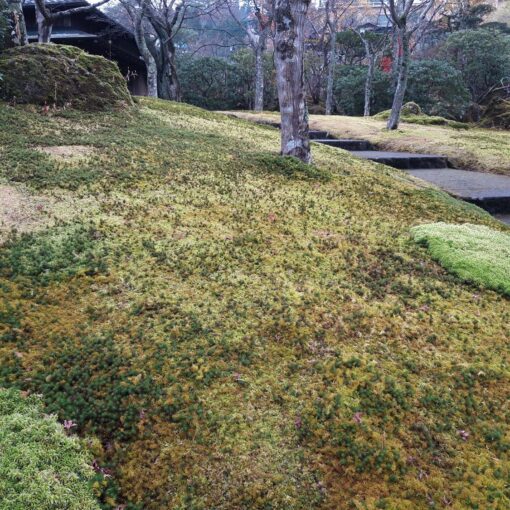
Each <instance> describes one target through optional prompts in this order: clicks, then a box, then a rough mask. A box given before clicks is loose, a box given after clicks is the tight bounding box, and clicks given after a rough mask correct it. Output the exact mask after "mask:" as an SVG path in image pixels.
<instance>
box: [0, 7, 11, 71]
mask: <svg viewBox="0 0 510 510" xmlns="http://www.w3.org/2000/svg"><path fill="white" fill-rule="evenodd" d="M8 35H9V22H8V19H7V3H6V1H5V0H0V51H2V49H4V48H5V47H6V46H7V39H8ZM0 79H1V75H0Z"/></svg>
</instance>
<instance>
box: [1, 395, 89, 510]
mask: <svg viewBox="0 0 510 510" xmlns="http://www.w3.org/2000/svg"><path fill="white" fill-rule="evenodd" d="M41 402H42V401H41V399H40V398H38V397H35V396H31V397H26V398H24V397H23V396H22V395H21V394H20V392H19V391H17V390H13V389H11V390H5V389H1V388H0V452H1V455H0V510H18V509H19V510H21V509H28V508H37V509H38V510H50V509H56V508H62V509H63V508H66V509H69V510H99V504H98V503H97V502H96V500H95V499H94V497H93V495H92V489H91V488H90V487H89V481H90V479H91V478H92V476H93V471H92V468H91V467H90V465H88V460H89V459H88V457H87V456H86V454H85V453H84V452H83V450H82V448H81V446H80V443H79V441H78V439H77V438H76V437H70V436H68V435H67V434H66V433H65V431H64V428H63V427H62V425H60V424H59V423H57V421H56V420H55V417H53V416H48V415H45V414H44V413H43V409H42V403H41Z"/></svg>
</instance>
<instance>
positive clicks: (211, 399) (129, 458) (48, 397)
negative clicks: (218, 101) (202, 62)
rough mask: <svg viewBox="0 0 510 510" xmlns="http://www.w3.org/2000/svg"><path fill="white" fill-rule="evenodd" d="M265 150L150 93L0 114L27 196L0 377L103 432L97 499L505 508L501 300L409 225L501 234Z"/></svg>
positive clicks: (6, 173)
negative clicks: (449, 267)
mask: <svg viewBox="0 0 510 510" xmlns="http://www.w3.org/2000/svg"><path fill="white" fill-rule="evenodd" d="M278 144H279V141H278V133H277V132H276V131H275V130H272V129H269V128H264V127H260V126H255V125H252V124H249V123H245V122H243V121H240V120H235V119H230V118H227V117H223V116H220V115H216V114H212V113H207V112H204V111H202V110H199V109H196V108H192V107H188V106H184V105H177V104H173V103H168V102H158V101H148V100H144V101H143V102H142V103H141V105H140V106H139V107H138V108H137V109H134V110H133V111H124V112H117V113H102V114H95V115H87V114H83V113H76V112H74V113H71V112H65V113H62V114H60V115H55V116H51V117H48V116H43V115H40V114H39V113H34V112H30V111H28V110H26V109H20V108H16V109H13V108H10V107H6V106H0V154H1V159H0V174H1V176H2V177H3V179H4V180H5V181H4V183H3V185H2V186H4V188H5V189H7V190H11V191H10V192H9V191H7V192H6V193H7V196H8V197H11V198H10V199H11V200H12V201H15V200H16V197H19V196H21V195H22V196H24V197H25V200H26V204H31V203H33V204H34V207H33V210H31V211H28V212H26V213H24V214H22V215H21V216H20V220H19V222H18V223H19V225H18V227H19V230H20V231H25V233H24V234H18V235H14V236H11V238H10V239H8V240H7V241H6V242H4V244H3V246H2V247H1V248H0V278H1V279H0V385H4V386H16V387H19V388H21V389H23V390H28V391H33V392H38V393H42V394H43V395H44V399H45V401H46V404H47V410H48V412H55V413H58V414H59V416H60V418H61V419H70V420H74V421H75V422H77V423H78V427H77V430H78V432H80V433H82V434H84V435H87V436H96V437H97V438H98V439H99V440H100V443H101V445H102V446H101V447H98V446H95V447H94V448H93V453H94V455H95V456H96V460H97V462H96V466H100V468H99V467H98V468H97V469H99V470H100V472H101V470H102V472H104V473H108V472H109V471H105V470H111V474H112V475H113V476H112V478H107V479H106V482H105V483H107V488H106V490H105V491H104V492H103V495H102V500H103V503H104V505H105V508H109V507H112V506H115V504H120V503H127V504H128V506H127V508H129V509H135V508H140V509H141V508H143V509H147V510H152V509H154V510H160V509H166V508H168V509H236V510H237V509H244V508H246V509H248V508H249V509H286V510H297V509H303V510H304V509H306V510H308V509H314V508H323V509H348V508H359V509H375V508H387V509H425V508H427V509H428V508H454V509H457V510H460V509H466V508H472V509H475V508H477V509H482V508H483V509H506V508H509V506H510V493H509V475H510V471H509V470H510V463H509V452H510V434H509V429H508V422H509V417H510V409H509V404H508V402H509V396H510V395H509V393H510V380H509V376H510V374H509V355H508V340H509V333H510V329H509V328H510V303H509V301H508V299H507V298H505V297H504V296H502V295H500V294H497V293H495V292H493V291H488V290H484V289H482V288H476V287H474V286H471V285H468V284H466V283H464V282H462V281H461V280H460V279H459V278H457V277H455V276H452V275H449V274H447V273H446V272H445V271H444V270H443V269H441V267H440V266H439V265H438V264H437V263H435V262H433V261H432V260H431V258H430V256H429V255H428V254H427V252H426V250H425V248H423V247H421V246H419V245H417V244H415V243H414V242H413V240H412V236H411V233H410V230H409V229H410V227H412V226H414V225H417V224H419V223H422V222H436V221H445V222H460V223H462V222H467V221H469V222H470V223H473V224H484V225H490V226H492V227H494V228H496V229H504V228H505V227H504V226H503V225H501V224H498V223H497V222H495V221H494V220H492V219H491V218H490V217H489V216H488V215H487V214H485V213H483V212H481V211H480V210H478V209H476V208H474V207H471V206H468V205H464V204H461V203H459V202H457V201H455V200H453V199H450V198H449V197H447V196H446V195H444V194H443V193H440V192H438V191H434V190H432V189H430V188H426V187H423V183H422V184H416V183H417V181H411V180H409V178H408V177H406V176H405V175H404V174H403V173H400V172H398V171H393V170H389V169H385V168H384V167H381V166H376V165H373V164H371V163H369V162H360V161H357V160H354V159H353V158H352V157H350V156H349V155H348V154H347V153H343V152H340V151H338V150H336V149H331V148H328V147H315V148H314V151H315V161H316V165H315V166H314V167H310V168H309V167H303V166H301V165H299V164H295V163H293V162H291V161H288V160H284V159H281V158H279V157H277V156H275V155H274V154H275V152H276V150H277V147H278ZM69 146H74V147H76V154H77V155H78V156H79V157H73V156H72V155H73V150H72V147H69ZM63 147H64V148H63ZM0 191H1V190H0ZM9 193H10V194H9ZM41 204H42V205H41ZM14 205H16V204H14ZM12 210H13V209H12V208H10V209H9V211H11V213H12ZM9 211H5V209H4V214H5V215H7V216H8V215H9ZM0 212H1V209H0ZM34 216H35V217H36V218H37V221H27V222H25V218H33V217H34ZM10 221H11V223H12V218H10ZM91 444H97V441H96V442H95V443H94V442H92V443H91ZM96 488H97V489H98V490H100V489H101V486H100V485H99V484H98V486H97V487H96Z"/></svg>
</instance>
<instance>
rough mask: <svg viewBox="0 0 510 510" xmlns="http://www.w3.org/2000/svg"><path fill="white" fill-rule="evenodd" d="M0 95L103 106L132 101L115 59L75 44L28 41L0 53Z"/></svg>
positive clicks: (78, 106)
mask: <svg viewBox="0 0 510 510" xmlns="http://www.w3.org/2000/svg"><path fill="white" fill-rule="evenodd" d="M0 74H1V75H2V80H1V81H0V97H1V98H2V99H5V100H8V101H14V102H16V103H28V104H37V105H45V104H47V105H56V106H66V105H67V106H71V107H73V108H76V109H79V110H104V109H108V108H118V107H122V106H128V105H132V104H133V103H132V100H131V96H130V94H129V91H128V89H127V85H126V81H125V80H124V78H123V77H122V75H121V74H120V71H119V68H118V67H117V65H116V64H115V63H114V62H111V61H110V60H107V59H105V58H103V57H100V56H97V55H90V54H88V53H86V52H85V51H83V50H81V49H79V48H75V47H74V46H62V45H57V44H30V45H28V46H23V47H19V48H12V49H9V50H7V51H6V52H4V53H2V55H0Z"/></svg>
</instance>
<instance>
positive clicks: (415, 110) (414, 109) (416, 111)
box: [402, 101, 423, 115]
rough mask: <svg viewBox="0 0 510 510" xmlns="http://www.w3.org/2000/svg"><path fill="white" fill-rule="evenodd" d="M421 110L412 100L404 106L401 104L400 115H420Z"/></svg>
mask: <svg viewBox="0 0 510 510" xmlns="http://www.w3.org/2000/svg"><path fill="white" fill-rule="evenodd" d="M422 114H423V111H422V109H421V106H420V105H419V104H416V103H414V102H413V101H409V102H408V103H406V104H405V105H404V106H402V115H422Z"/></svg>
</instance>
